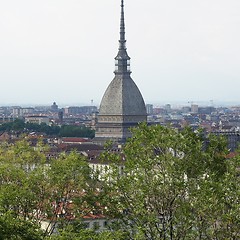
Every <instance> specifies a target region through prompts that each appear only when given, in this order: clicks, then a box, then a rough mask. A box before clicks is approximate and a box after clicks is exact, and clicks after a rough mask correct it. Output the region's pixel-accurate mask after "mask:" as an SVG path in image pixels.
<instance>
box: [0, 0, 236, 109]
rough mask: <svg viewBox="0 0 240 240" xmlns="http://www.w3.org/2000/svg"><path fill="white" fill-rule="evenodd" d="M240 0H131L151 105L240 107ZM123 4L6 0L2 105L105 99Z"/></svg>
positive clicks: (0, 46) (0, 24)
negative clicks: (202, 104) (175, 104)
mask: <svg viewBox="0 0 240 240" xmlns="http://www.w3.org/2000/svg"><path fill="white" fill-rule="evenodd" d="M239 11H240V1H239V0H181V1H180V0H147V1H146V0H125V24H126V39H127V51H128V54H129V56H130V57H131V70H132V75H131V76H132V78H133V80H134V81H135V83H136V84H137V86H138V87H139V89H140V91H141V93H142V95H143V98H144V100H145V103H153V104H155V105H161V104H164V103H168V102H169V103H171V102H181V103H183V104H184V103H185V104H186V105H187V104H188V103H189V102H194V103H198V102H203V101H204V102H206V103H209V104H210V102H211V103H213V102H214V103H215V102H216V103H217V102H235V103H239V104H240V94H239V90H240V13H239ZM119 22H120V0H101V1H99V0H21V1H19V0H7V1H6V0H0V34H1V35H0V89H1V93H0V106H2V105H9V104H12V105H23V104H25V105H29V106H32V105H51V104H52V103H53V102H54V101H56V102H57V104H58V105H62V106H63V105H90V104H91V100H93V104H94V105H99V104H100V101H101V98H102V96H103V94H104V92H105V90H106V88H107V86H108V85H109V83H110V82H111V80H112V79H113V77H114V74H113V71H114V57H115V56H116V54H117V50H118V40H119V24H120V23H119Z"/></svg>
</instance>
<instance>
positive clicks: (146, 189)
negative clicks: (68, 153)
mask: <svg viewBox="0 0 240 240" xmlns="http://www.w3.org/2000/svg"><path fill="white" fill-rule="evenodd" d="M204 142H205V139H204V137H203V134H202V132H201V131H200V130H199V131H198V132H193V131H192V130H191V129H188V128H186V129H184V130H182V131H177V130H175V129H171V128H166V127H162V126H151V127H148V126H147V125H146V124H142V125H141V126H139V127H138V128H136V129H133V137H132V138H131V139H129V141H128V142H127V143H126V145H125V146H124V148H123V156H124V157H123V156H122V155H116V153H111V151H106V152H105V153H104V154H103V156H102V158H103V159H105V160H106V159H108V160H111V161H112V164H111V171H109V172H108V174H107V175H106V176H105V177H106V178H105V181H104V183H103V184H104V186H103V191H104V195H105V196H106V197H105V203H104V204H105V206H106V208H105V209H106V213H105V214H106V215H107V216H110V217H111V218H113V219H117V221H116V222H117V223H118V224H119V227H120V229H125V230H127V231H128V232H129V233H130V239H238V238H239V237H240V235H239V234H240V233H239V229H238V226H239V216H238V215H239V214H238V210H237V209H239V200H238V199H239V197H240V196H239V194H240V191H239V190H240V189H239V186H240V185H239V177H238V175H239V174H238V172H237V171H238V170H237V166H239V163H240V161H239V158H235V159H227V158H226V154H227V150H226V147H225V146H226V144H225V141H224V139H220V138H217V137H214V136H209V139H208V144H207V145H206V146H205V144H204ZM123 159H125V160H123ZM123 161H124V171H123V174H122V173H121V171H120V168H121V165H122V162H123ZM109 179H111V180H110V181H109Z"/></svg>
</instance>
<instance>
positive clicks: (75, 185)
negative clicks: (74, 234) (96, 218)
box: [0, 139, 97, 239]
mask: <svg viewBox="0 0 240 240" xmlns="http://www.w3.org/2000/svg"><path fill="white" fill-rule="evenodd" d="M46 150H47V149H46V147H45V146H44V145H43V144H42V143H39V144H38V145H37V146H36V147H34V148H33V147H32V146H30V145H29V142H28V141H27V139H24V140H21V141H18V142H16V143H15V145H11V144H6V143H4V144H2V145H1V146H0V216H2V217H3V216H10V217H8V218H7V219H9V221H8V222H6V224H8V223H9V226H7V227H6V229H8V228H9V229H11V227H12V225H11V224H13V225H14V224H15V223H16V224H18V223H19V228H20V226H22V225H26V226H22V227H23V229H27V226H29V228H30V225H31V224H32V225H31V226H33V227H36V230H37V229H38V230H39V229H40V225H41V224H42V223H43V221H44V222H48V223H49V227H48V228H47V229H46V231H45V234H44V235H46V236H47V235H51V233H52V232H53V231H54V229H55V227H56V225H57V224H59V223H61V222H62V225H63V226H64V227H66V226H68V224H69V223H70V220H74V219H75V218H79V219H81V217H82V216H83V215H84V214H86V213H88V212H89V211H92V202H93V201H94V200H93V199H94V197H95V195H96V187H97V184H95V180H94V178H93V175H92V174H91V169H90V167H89V166H88V163H87V161H86V159H85V157H83V156H81V155H80V154H78V153H76V152H72V153H70V154H61V155H60V156H59V157H58V158H57V159H50V160H49V159H48V160H47V159H46V154H45V151H46ZM91 194H92V195H93V196H92V197H91V196H90V195H91ZM88 200H89V201H90V200H91V201H90V204H88ZM20 229H21V228H20ZM30 230H31V228H30ZM30 230H29V231H30ZM19 236H20V233H19ZM9 239H10V238H9ZM13 239H15V238H13ZM16 239H21V238H16ZM22 239H25V238H22ZM33 239H34V238H33Z"/></svg>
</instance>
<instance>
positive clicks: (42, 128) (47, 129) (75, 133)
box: [0, 119, 95, 138]
mask: <svg viewBox="0 0 240 240" xmlns="http://www.w3.org/2000/svg"><path fill="white" fill-rule="evenodd" d="M0 131H18V132H24V131H28V132H29V131H30V132H40V133H45V134H47V135H54V136H60V137H87V138H93V137H94V136H95V133H94V131H93V130H92V129H90V128H87V127H85V126H75V125H63V126H61V127H59V126H57V125H52V126H49V125H47V124H46V123H41V124H36V123H24V121H23V120H21V119H16V120H14V121H13V122H8V123H3V124H1V125H0Z"/></svg>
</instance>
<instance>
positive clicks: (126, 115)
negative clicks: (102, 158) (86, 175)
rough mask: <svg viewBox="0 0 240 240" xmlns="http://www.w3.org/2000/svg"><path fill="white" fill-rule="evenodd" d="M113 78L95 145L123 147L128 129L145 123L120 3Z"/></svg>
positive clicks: (107, 93)
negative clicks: (118, 37) (106, 142)
mask: <svg viewBox="0 0 240 240" xmlns="http://www.w3.org/2000/svg"><path fill="white" fill-rule="evenodd" d="M114 74H115V76H114V78H113V80H112V81H111V83H110V84H109V86H108V88H107V89H106V91H105V93H104V95H103V98H102V101H101V104H100V109H99V114H98V123H97V128H96V136H95V141H96V142H98V143H104V142H105V141H107V140H112V141H114V142H118V143H124V142H125V141H126V139H127V138H129V137H131V133H130V130H129V129H130V128H131V127H135V126H137V125H138V123H140V122H144V121H146V120H147V113H146V107H145V103H144V100H143V97H142V95H141V93H140V91H139V89H138V87H137V85H136V84H135V83H134V81H133V80H132V78H131V76H130V75H131V70H130V57H129V56H128V54H127V48H126V39H125V21H124V2H123V0H121V19H120V40H119V48H118V54H117V56H116V57H115V71H114Z"/></svg>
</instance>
